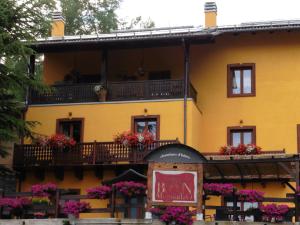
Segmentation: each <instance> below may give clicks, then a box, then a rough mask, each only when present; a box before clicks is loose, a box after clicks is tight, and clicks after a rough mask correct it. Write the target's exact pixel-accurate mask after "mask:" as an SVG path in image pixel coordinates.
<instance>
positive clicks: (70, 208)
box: [63, 201, 91, 217]
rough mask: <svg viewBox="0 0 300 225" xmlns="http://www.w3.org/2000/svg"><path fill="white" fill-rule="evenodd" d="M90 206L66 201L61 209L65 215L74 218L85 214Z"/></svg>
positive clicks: (86, 203) (84, 203) (85, 203)
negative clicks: (70, 215)
mask: <svg viewBox="0 0 300 225" xmlns="http://www.w3.org/2000/svg"><path fill="white" fill-rule="evenodd" d="M90 208H91V206H90V204H89V203H88V202H76V201H68V202H65V205H64V207H63V210H64V213H65V214H67V215H68V214H72V215H74V216H76V217H78V216H79V214H80V213H82V212H85V211H86V210H88V209H90Z"/></svg>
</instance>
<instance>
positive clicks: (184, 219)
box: [150, 206, 195, 225]
mask: <svg viewBox="0 0 300 225" xmlns="http://www.w3.org/2000/svg"><path fill="white" fill-rule="evenodd" d="M150 211H151V212H152V213H154V214H157V215H160V220H161V221H162V222H165V223H171V222H175V223H176V224H178V225H192V224H193V219H192V217H193V215H195V212H191V211H189V210H188V208H187V207H174V206H168V207H166V208H152V209H151V210H150Z"/></svg>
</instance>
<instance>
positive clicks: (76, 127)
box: [73, 122, 81, 142]
mask: <svg viewBox="0 0 300 225" xmlns="http://www.w3.org/2000/svg"><path fill="white" fill-rule="evenodd" d="M73 138H74V140H75V141H76V142H80V138H81V122H74V123H73Z"/></svg>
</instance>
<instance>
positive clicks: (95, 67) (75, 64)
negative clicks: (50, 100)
mask: <svg viewBox="0 0 300 225" xmlns="http://www.w3.org/2000/svg"><path fill="white" fill-rule="evenodd" d="M107 57H108V58H107V63H108V70H107V73H108V75H107V79H108V80H109V81H120V80H122V77H123V76H124V75H127V76H136V79H137V80H145V79H148V73H149V72H155V71H166V70H170V72H171V76H172V78H173V79H182V78H183V49H182V48H181V47H163V48H145V49H123V50H119V49H118V50H109V51H108V56H107ZM101 61H102V53H101V51H100V50H97V51H76V52H75V51H74V52H61V53H46V54H45V60H44V81H45V82H46V83H47V84H53V83H54V82H56V81H62V80H63V79H64V76H65V75H66V74H68V73H70V72H71V70H76V71H78V72H79V73H80V74H90V75H96V74H99V75H100V74H101ZM141 64H142V65H143V68H144V71H145V74H144V75H143V76H140V75H138V73H137V70H138V68H139V67H141Z"/></svg>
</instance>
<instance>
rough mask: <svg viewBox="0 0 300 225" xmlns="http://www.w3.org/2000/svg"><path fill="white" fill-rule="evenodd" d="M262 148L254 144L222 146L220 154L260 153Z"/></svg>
mask: <svg viewBox="0 0 300 225" xmlns="http://www.w3.org/2000/svg"><path fill="white" fill-rule="evenodd" d="M258 154H261V148H260V147H258V146H256V145H254V144H248V145H244V144H240V145H238V146H236V147H235V146H223V147H221V148H220V155H258Z"/></svg>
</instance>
